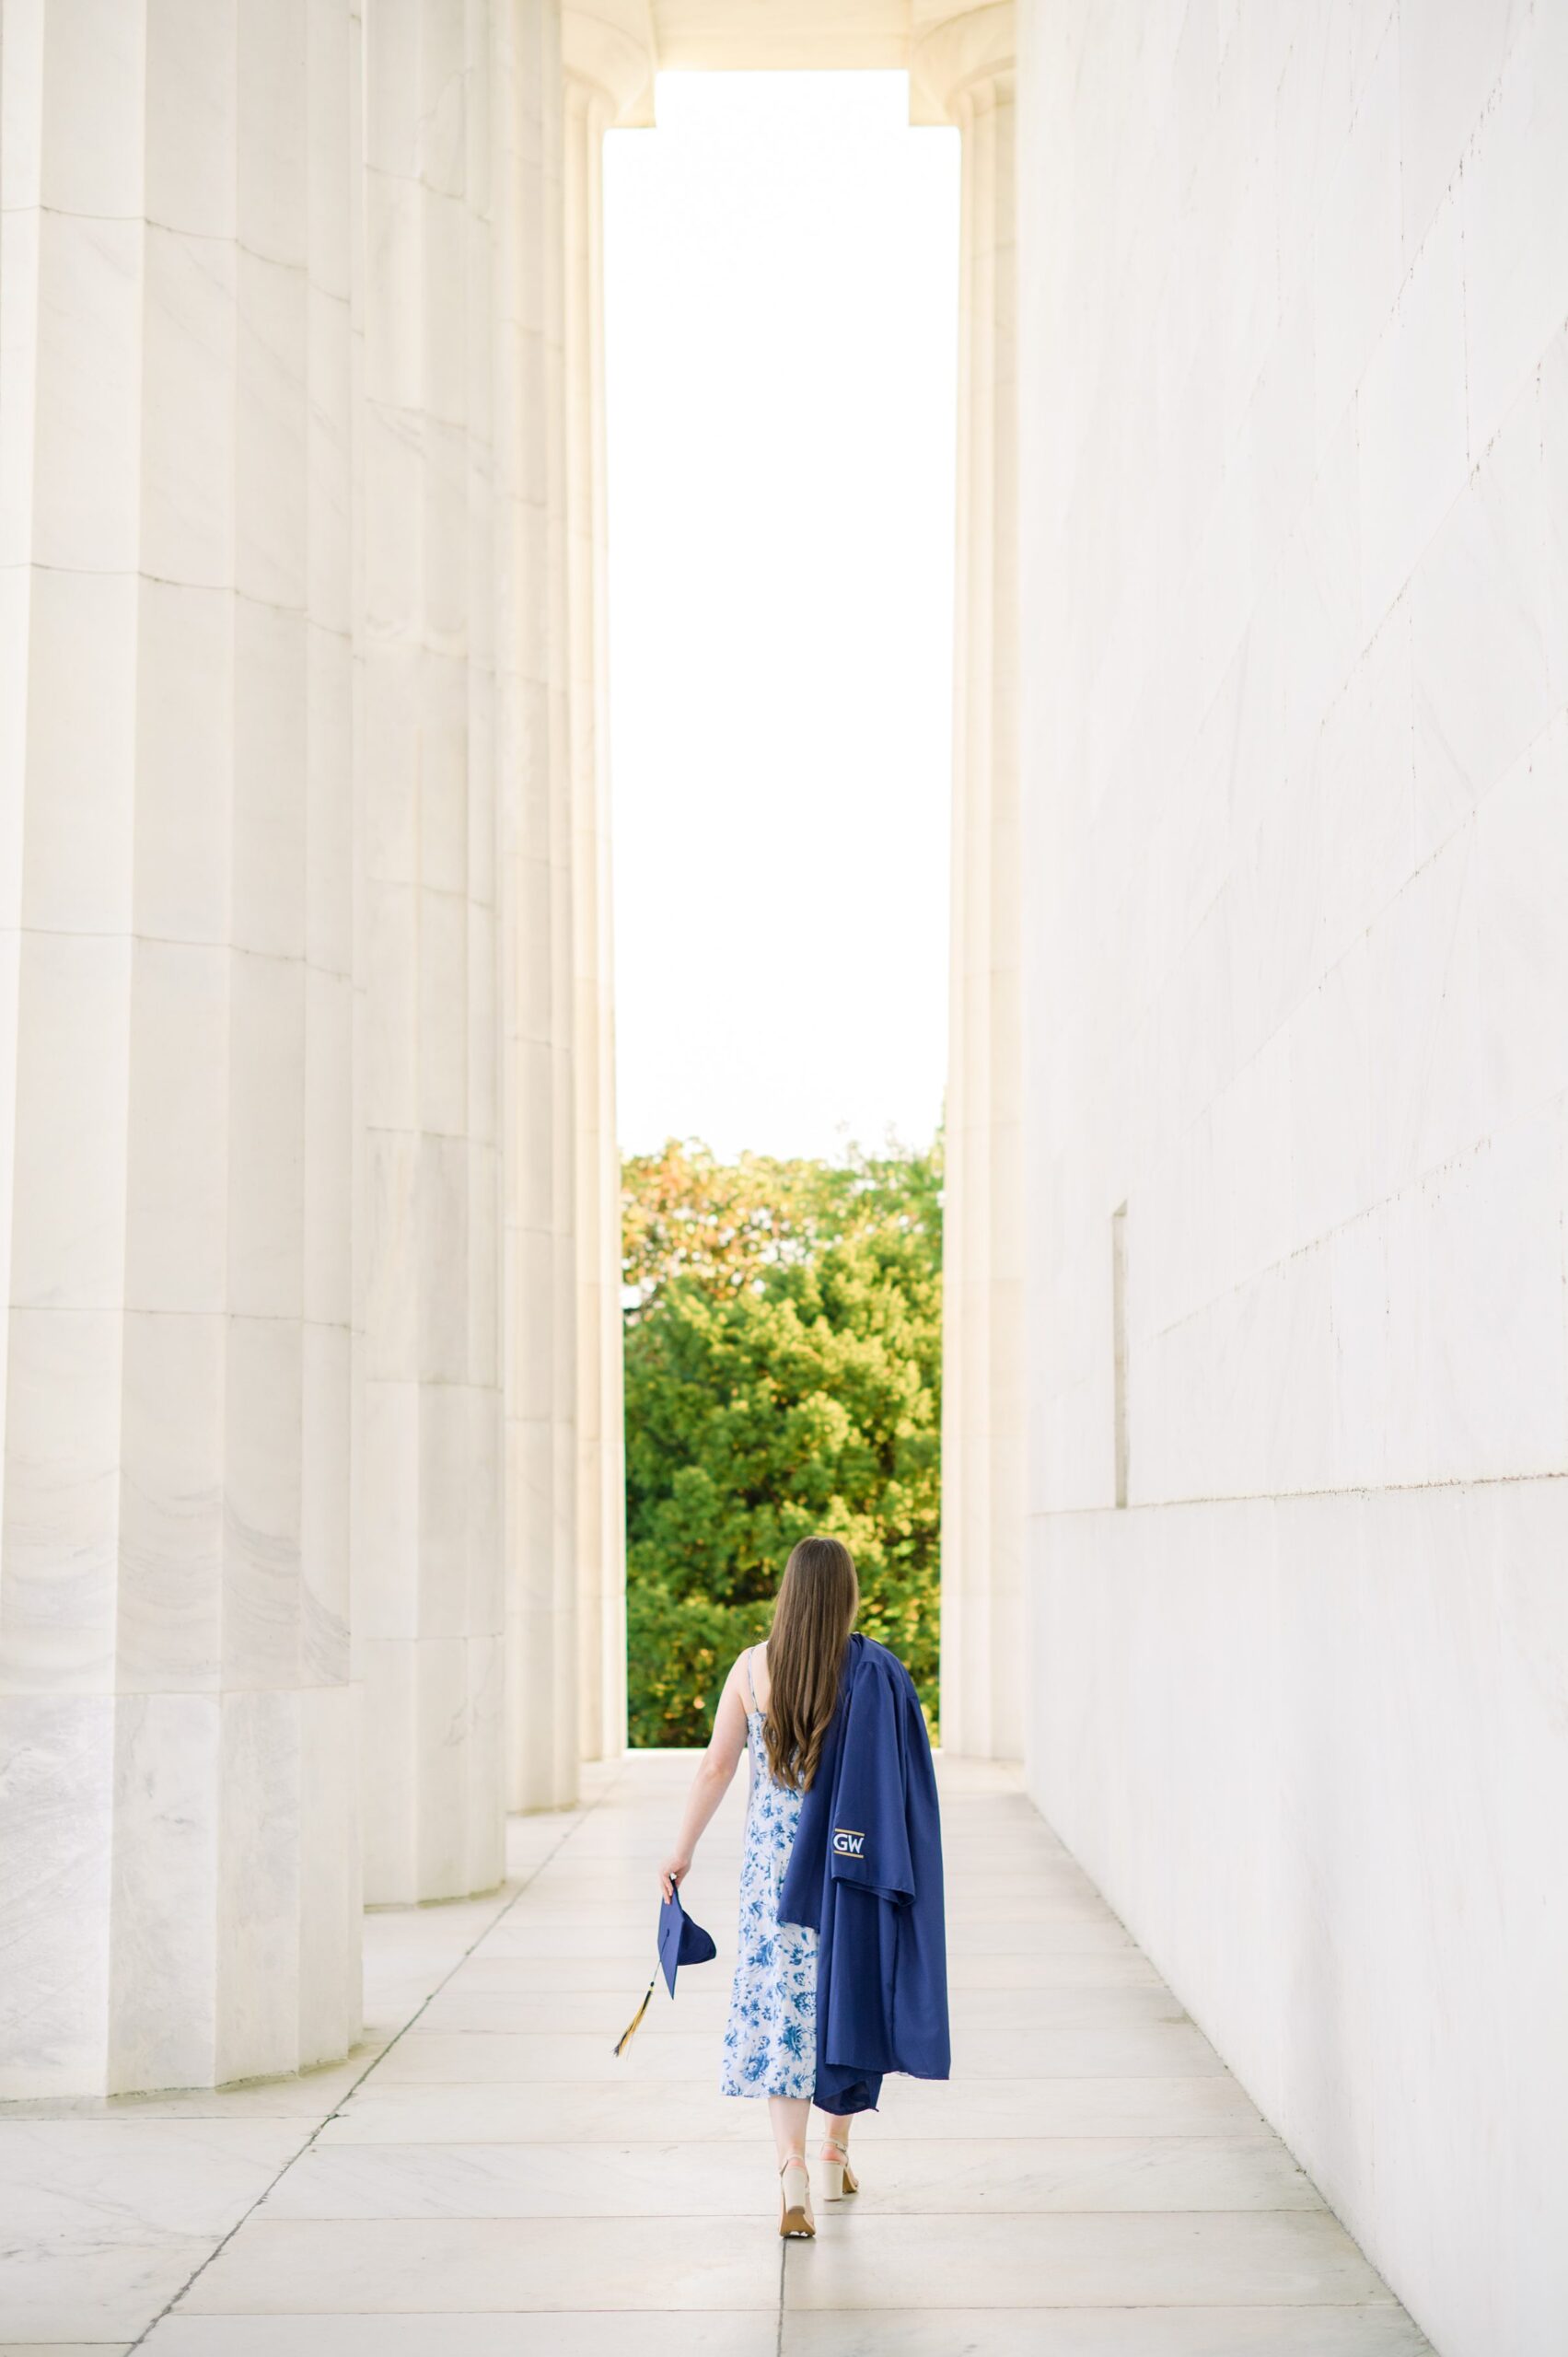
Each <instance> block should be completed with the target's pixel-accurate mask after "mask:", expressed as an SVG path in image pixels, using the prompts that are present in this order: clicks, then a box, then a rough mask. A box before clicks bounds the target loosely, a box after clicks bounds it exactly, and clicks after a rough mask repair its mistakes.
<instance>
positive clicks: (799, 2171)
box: [779, 2153, 817, 2238]
mask: <svg viewBox="0 0 1568 2357" xmlns="http://www.w3.org/2000/svg"><path fill="white" fill-rule="evenodd" d="M779 2188H780V2201H779V2232H780V2234H781V2235H803V2236H806V2237H807V2238H809V2237H810V2236H812V2235H815V2234H816V2232H817V2221H816V2220H815V2218H813V2216H812V2215H811V2180H810V2178H809V2177H807V2174H806V2155H805V2154H804V2153H789V2154H786V2155H785V2157H784V2159H783V2160H782V2161H781V2162H780V2163H779Z"/></svg>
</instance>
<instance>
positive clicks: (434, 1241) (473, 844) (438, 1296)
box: [354, 0, 505, 1901]
mask: <svg viewBox="0 0 1568 2357" xmlns="http://www.w3.org/2000/svg"><path fill="white" fill-rule="evenodd" d="M492 13H493V12H492V9H491V8H490V7H488V6H464V5H463V0H366V18H365V85H364V87H365V180H364V246H363V336H364V355H363V376H362V380H361V381H362V386H363V400H362V404H361V410H360V425H361V432H362V434H363V436H364V447H363V450H362V452H361V457H360V482H361V502H360V508H359V519H358V521H359V534H360V542H361V551H362V571H361V576H360V578H361V585H362V586H361V597H360V601H359V610H358V615H357V638H356V657H357V666H356V668H357V673H358V679H357V687H358V706H357V714H358V723H359V748H360V758H361V763H362V778H361V797H362V799H361V808H362V823H361V830H360V845H361V866H362V877H361V889H362V894H363V906H362V934H361V944H360V946H361V973H362V987H363V1009H362V1035H361V1036H362V1042H363V1057H362V1069H361V1074H360V1091H361V1099H360V1101H361V1115H362V1121H363V1135H362V1149H361V1150H362V1155H363V1162H362V1170H361V1193H360V1225H359V1244H360V1249H361V1252H362V1254H363V1259H364V1266H363V1343H362V1352H363V1364H362V1379H361V1384H360V1387H359V1395H358V1402H357V1404H358V1410H359V1427H358V1433H359V1447H358V1450H357V1453H356V1467H355V1498H356V1518H355V1533H354V1643H355V1655H356V1662H357V1666H358V1668H359V1672H360V1675H361V1677H362V1678H363V1680H364V1688H365V1703H364V1708H365V1738H366V1739H365V1793H366V1852H365V1872H366V1895H367V1897H368V1898H371V1899H372V1900H381V1901H386V1900H395V1899H403V1900H408V1899H425V1898H453V1897H456V1896H458V1895H459V1894H461V1893H463V1892H467V1891H471V1890H482V1889H484V1888H486V1887H489V1886H490V1885H491V1884H493V1883H494V1882H495V1881H496V1880H498V1878H499V1876H500V1874H501V1836H502V1777H501V1747H502V1714H503V1705H504V1699H505V1677H504V1645H505V1637H504V1612H505V1595H504V1578H503V1573H504V1565H503V1552H502V1550H503V1541H504V1527H503V1487H504V1470H505V1469H504V1446H503V1432H502V1412H501V1408H502V1402H501V1330H500V1308H501V1285H500V1277H501V1190H502V1177H501V1167H500V1163H501V1156H500V1082H501V1034H500V1014H501V1009H500V939H499V911H500V890H501V869H500V842H499V833H498V822H499V811H498V797H497V784H498V761H497V755H496V741H495V726H494V704H495V681H494V639H495V578H494V576H495V535H494V507H493V489H494V459H493V447H492V435H493V418H494V407H495V404H494V383H493V377H494V368H493V360H492V343H491V323H492V317H493V308H494V281H495V274H496V257H495V254H494V224H493V204H494V185H493V177H492V160H491V157H492V146H491V122H490V107H491V74H492V57H491V48H492V40H493V33H492V22H491V18H492Z"/></svg>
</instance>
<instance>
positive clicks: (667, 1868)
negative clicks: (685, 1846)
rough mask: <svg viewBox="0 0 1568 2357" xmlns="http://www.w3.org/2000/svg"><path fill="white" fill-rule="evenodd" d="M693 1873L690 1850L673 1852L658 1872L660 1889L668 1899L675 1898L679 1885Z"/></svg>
mask: <svg viewBox="0 0 1568 2357" xmlns="http://www.w3.org/2000/svg"><path fill="white" fill-rule="evenodd" d="M690 1873H691V1851H690V1850H672V1851H671V1852H670V1853H669V1856H668V1858H667V1859H666V1860H665V1862H664V1864H663V1865H662V1866H661V1867H660V1868H659V1870H658V1887H659V1889H660V1890H661V1892H662V1893H663V1895H664V1896H665V1898H670V1897H672V1896H673V1894H674V1891H675V1887H676V1885H677V1884H678V1883H682V1882H684V1881H685V1879H686V1877H687V1875H689V1874H690Z"/></svg>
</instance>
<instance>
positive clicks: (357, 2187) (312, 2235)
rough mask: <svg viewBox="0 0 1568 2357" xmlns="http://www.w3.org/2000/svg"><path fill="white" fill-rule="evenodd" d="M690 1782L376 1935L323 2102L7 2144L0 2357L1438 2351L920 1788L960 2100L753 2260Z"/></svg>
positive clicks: (1140, 1979)
mask: <svg viewBox="0 0 1568 2357" xmlns="http://www.w3.org/2000/svg"><path fill="white" fill-rule="evenodd" d="M689 1773H690V1761H689V1759H685V1758H682V1757H679V1756H672V1755H668V1754H665V1755H657V1754H655V1755H646V1754H645V1755H641V1756H638V1757H635V1758H633V1759H630V1760H628V1761H627V1762H625V1763H624V1764H623V1765H621V1767H619V1768H617V1769H607V1770H598V1771H590V1776H589V1781H588V1785H587V1792H586V1794H585V1799H584V1803H583V1805H582V1806H581V1807H580V1808H577V1809H575V1810H573V1811H570V1812H566V1813H563V1814H562V1815H559V1816H552V1817H520V1818H517V1819H516V1820H514V1822H513V1824H512V1827H511V1829H510V1832H511V1844H510V1852H509V1878H508V1880H507V1882H506V1884H505V1887H503V1889H502V1890H501V1891H499V1892H498V1893H496V1894H494V1896H493V1897H491V1898H485V1899H480V1900H474V1901H471V1902H465V1903H463V1904H461V1905H454V1906H447V1907H432V1908H426V1909H421V1910H414V1911H412V1912H401V1911H398V1912H387V1913H377V1914H373V1915H372V1916H370V1917H369V1918H368V1919H367V1944H366V1945H367V1953H366V2000H367V2014H368V2017H369V2025H370V2026H369V2027H368V2029H367V2032H366V2043H365V2046H364V2047H363V2048H362V2049H361V2050H360V2051H359V2052H358V2053H357V2054H355V2055H354V2058H353V2059H352V2060H351V2061H349V2062H347V2063H346V2064H344V2065H343V2067H342V2068H340V2069H334V2070H330V2071H322V2072H318V2073H312V2074H310V2075H308V2076H306V2077H302V2078H298V2079H292V2080H287V2081H284V2082H281V2083H274V2084H266V2085H256V2086H250V2087H241V2088H236V2089H233V2090H231V2091H228V2092H226V2093H224V2094H219V2095H201V2094H194V2095H170V2096H157V2097H145V2098H140V2099H134V2100H122V2101H119V2102H111V2103H101V2102H85V2101H84V2102H78V2103H57V2104H25V2105H11V2106H7V2107H0V2357H20V2352H22V2351H29V2352H32V2351H44V2350H48V2351H51V2352H52V2357H62V2352H64V2351H69V2352H85V2351H88V2350H91V2351H94V2352H95V2357H110V2352H116V2353H117V2352H120V2351H128V2350H130V2349H138V2350H140V2349H145V2350H147V2351H153V2352H156V2357H285V2352H286V2357H372V2352H373V2353H374V2357H502V2352H505V2357H516V2352H519V2351H520V2352H529V2351H540V2352H543V2351H549V2352H550V2357H611V2352H614V2357H623V2353H624V2352H627V2351H635V2352H636V2357H676V2352H679V2357H883V2352H888V2357H892V2353H893V2352H897V2357H960V2352H964V2351H975V2352H982V2357H1025V2352H1026V2351H1027V2352H1028V2357H1420V2352H1426V2357H1430V2351H1429V2350H1428V2344H1427V2343H1426V2341H1425V2340H1423V2338H1422V2336H1421V2334H1420V2333H1419V2332H1418V2331H1417V2330H1416V2329H1415V2328H1414V2326H1413V2325H1412V2324H1411V2321H1410V2319H1409V2318H1408V2317H1407V2316H1406V2315H1405V2314H1404V2312H1403V2310H1402V2309H1401V2308H1400V2306H1399V2305H1398V2304H1397V2303H1396V2302H1395V2301H1394V2300H1393V2298H1392V2297H1391V2295H1390V2294H1389V2293H1388V2291H1387V2290H1386V2289H1385V2287H1384V2285H1383V2284H1382V2283H1381V2282H1380V2281H1379V2280H1378V2278H1377V2276H1376V2274H1375V2272H1374V2271H1373V2270H1372V2269H1371V2268H1370V2267H1369V2266H1368V2265H1367V2263H1366V2261H1365V2258H1363V2257H1362V2255H1361V2253H1360V2251H1359V2250H1358V2249H1357V2248H1356V2247H1355V2245H1354V2244H1353V2242H1352V2241H1351V2239H1350V2237H1349V2236H1348V2235H1346V2234H1345V2233H1344V2231H1343V2229H1342V2227H1341V2226H1340V2225H1339V2224H1338V2223H1337V2222H1336V2221H1335V2220H1334V2219H1333V2218H1332V2217H1331V2216H1330V2213H1329V2212H1327V2211H1326V2210H1325V2208H1324V2207H1323V2204H1322V2202H1321V2201H1320V2200H1319V2199H1318V2194H1317V2193H1316V2192H1315V2190H1314V2189H1313V2188H1312V2186H1311V2185H1310V2184H1309V2183H1308V2182H1307V2178H1306V2177H1304V2176H1303V2175H1302V2174H1301V2172H1300V2170H1299V2169H1298V2168H1297V2167H1296V2166H1295V2163H1294V2162H1293V2161H1292V2159H1291V2157H1290V2155H1289V2154H1288V2153H1287V2152H1286V2151H1285V2150H1284V2148H1283V2145H1282V2144H1281V2143H1280V2142H1279V2141H1278V2139H1277V2138H1276V2137H1274V2136H1273V2135H1272V2133H1271V2132H1270V2131H1269V2130H1268V2128H1267V2127H1266V2126H1265V2125H1264V2123H1263V2121H1262V2120H1261V2119H1260V2116H1259V2114H1258V2112H1257V2110H1256V2109H1255V2108H1254V2107H1253V2106H1252V2104H1251V2103H1250V2102H1249V2100H1248V2098H1247V2096H1245V2095H1244V2094H1243V2092H1242V2090H1241V2088H1240V2087H1239V2086H1238V2085H1237V2083H1236V2081H1235V2080H1234V2079H1233V2078H1232V2077H1231V2076H1230V2074H1229V2073H1228V2072H1227V2071H1226V2070H1225V2067H1224V2066H1223V2064H1222V2063H1221V2062H1220V2061H1219V2059H1218V2057H1217V2056H1216V2055H1215V2054H1214V2050H1213V2049H1212V2048H1211V2047H1210V2046H1209V2045H1208V2044H1207V2043H1206V2041H1205V2040H1204V2039H1203V2038H1202V2036H1201V2034H1200V2033H1199V2031H1198V2030H1197V2029H1196V2027H1195V2026H1193V2024H1192V2023H1191V2021H1189V2020H1188V2019H1187V2018H1186V2016H1185V2015H1184V2014H1183V2013H1182V2011H1181V2008H1180V2006H1179V2004H1178V2003H1176V2002H1175V2000H1174V1999H1173V1998H1172V1996H1171V1995H1170V1993H1169V1991H1167V1989H1166V1988H1165V1987H1164V1985H1163V1984H1162V1983H1161V1981H1160V1980H1159V1978H1158V1976H1157V1974H1156V1972H1155V1971H1154V1969H1153V1968H1152V1967H1151V1966H1150V1964H1149V1963H1148V1962H1147V1960H1146V1959H1145V1958H1144V1956H1142V1955H1141V1954H1140V1952H1139V1950H1138V1949H1137V1948H1136V1947H1135V1946H1134V1945H1132V1942H1131V1940H1130V1939H1129V1938H1128V1937H1127V1935H1126V1933H1124V1932H1123V1931H1122V1929H1121V1925H1120V1924H1119V1923H1118V1922H1116V1920H1115V1918H1114V1917H1113V1916H1112V1915H1111V1914H1110V1913H1109V1910H1108V1909H1107V1908H1106V1907H1105V1905H1104V1904H1103V1902H1102V1901H1101V1900H1100V1899H1099V1898H1098V1897H1097V1895H1096V1893H1095V1891H1094V1890H1093V1888H1092V1887H1090V1885H1089V1884H1088V1883H1087V1882H1086V1879H1085V1877H1084V1876H1083V1875H1082V1874H1081V1873H1080V1872H1079V1871H1078V1869H1077V1867H1076V1866H1075V1865H1074V1864H1073V1862H1072V1860H1071V1859H1070V1858H1069V1857H1068V1856H1067V1854H1066V1852H1064V1851H1063V1848H1062V1846H1061V1844H1060V1843H1059V1842H1058V1841H1057V1840H1055V1838H1054V1837H1053V1835H1052V1834H1051V1832H1050V1831H1049V1829H1047V1828H1046V1827H1045V1825H1043V1824H1042V1823H1041V1821H1040V1817H1038V1816H1037V1815H1036V1813H1035V1811H1034V1810H1033V1808H1032V1807H1031V1806H1030V1805H1029V1803H1028V1800H1027V1799H1026V1798H1025V1796H1024V1794H1023V1792H1022V1789H1021V1786H1020V1783H1019V1780H1018V1777H1017V1775H1016V1772H1015V1771H1011V1770H1009V1769H1006V1768H1002V1767H993V1766H987V1765H982V1764H981V1763H978V1762H972V1761H965V1760H958V1759H948V1760H944V1761H943V1762H942V1764H941V1782H942V1794H943V1814H944V1832H945V1843H946V1849H947V1863H948V1879H949V1894H948V1925H949V1945H950V1960H951V1973H952V1985H953V2032H954V2037H953V2048H954V2074H953V2078H952V2080H951V2081H950V2082H949V2083H948V2084H943V2085H934V2084H922V2083H919V2082H915V2081H910V2080H891V2081H889V2083H888V2084H887V2086H886V2088H885V2090H884V2097H883V2107H882V2109H881V2111H880V2112H879V2113H877V2115H876V2116H875V2117H873V2118H871V2119H867V2120H865V2121H864V2122H862V2123H860V2125H859V2126H858V2127H857V2129H856V2131H855V2141H856V2149H857V2154H858V2165H859V2170H860V2174H861V2177H862V2184H863V2190H862V2192H861V2193H860V2195H859V2196H858V2197H857V2198H856V2199H855V2200H853V2201H850V2202H848V2203H845V2204H843V2205H842V2206H834V2207H833V2208H827V2207H826V2206H823V2207H821V2208H819V2220H818V2224H819V2232H818V2236H817V2240H816V2241H815V2242H814V2243H790V2244H788V2245H784V2246H781V2244H780V2242H779V2240H778V2237H777V2235H776V2233H775V2232H774V2220H775V2216H776V2210H775V2200H776V2196H775V2192H774V2179H773V2169H772V2157H771V2150H770V2145H769V2142H768V2135H767V2124H766V2119H765V2117H764V2115H763V2110H762V2107H761V2106H760V2105H753V2104H750V2103H744V2102H739V2101H735V2100H727V2099H726V2098H725V2097H723V2096H719V2095H718V2094H717V2093H716V2092H715V2091H714V2089H715V2080H716V2072H717V2042H718V2031H719V2026H720V2024H721V2021H722V2019H723V2014H724V2010H725V1999H726V1990H727V1984H728V1973H729V1966H730V1961H731V1958H732V1956H733V1943H734V1926H733V1921H732V1918H733V1914H734V1906H735V1874H736V1865H737V1860H738V1848H739V1835H740V1817H741V1810H742V1807H743V1804H744V1770H742V1772H741V1775H740V1776H739V1777H738V1779H737V1782H736V1786H735V1789H734V1791H733V1792H732V1794H731V1795H730V1798H729V1800H728V1801H727V1802H726V1805H725V1808H724V1810H723V1811H722V1812H721V1814H720V1816H719V1817H718V1818H717V1819H716V1820H715V1822H714V1827H713V1829H712V1831H711V1832H710V1834H709V1836H708V1839H707V1840H706V1841H705V1842H704V1844H703V1849H702V1851H701V1852H700V1853H699V1856H698V1860H697V1864H696V1866H695V1868H694V1870H693V1873H692V1876H691V1882H690V1885H689V1886H688V1894H687V1895H688V1898H689V1902H690V1908H691V1913H692V1914H693V1915H694V1916H696V1918H697V1919H698V1921H699V1922H704V1923H706V1924H707V1925H708V1926H709V1927H710V1929H711V1930H712V1931H713V1932H714V1936H715V1937H716V1939H717V1941H718V1943H719V1957H718V1961H717V1962H716V1963H714V1964H713V1965H709V1966H706V1967H703V1968H700V1969H693V1970H691V1971H690V1972H688V1973H686V1974H684V1975H683V1976H682V1979H681V1981H680V1986H679V1995H678V1998H677V2000H676V2001H675V2002H674V2003H671V2002H670V2000H669V1999H668V1997H667V1996H666V1994H665V1992H664V1989H663V1986H662V1983H661V1985H660V1988H659V1991H658V1992H657V1995H656V1999H655V2003H654V2005H653V2007H651V2008H650V2011H649V2014H648V2016H647V2018H646V2020H645V2023H644V2025H643V2027H642V2029H641V2030H640V2031H639V2033H638V2035H637V2037H636V2038H635V2039H634V2041H633V2045H632V2047H631V2049H629V2052H628V2054H627V2056H626V2058H625V2059H624V2060H623V2061H616V2060H615V2059H614V2058H613V2055H612V2053H611V2048H612V2046H613V2043H614V2040H615V2038H616V2037H617V2036H618V2034H619V2033H620V2031H621V2028H622V2027H623V2026H624V2024H625V2022H626V2021H627V2019H628V2018H629V2016H630V2014H631V2013H632V2010H633V2006H634V2004H635V2003H636V2001H637V1999H638V1997H639V1995H640V1994H641V1991H642V1990H643V1988H644V1986H645V1981H646V1976H647V1973H648V1971H649V1970H650V1969H651V1968H652V1957H651V1954H650V1949H651V1944H652V1934H653V1927H654V1917H655V1912H656V1891H655V1886H654V1881H653V1867H654V1864H655V1862H656V1858H657V1857H658V1855H659V1854H660V1852H661V1851H662V1850H663V1849H664V1847H665V1846H666V1845H667V1844H668V1840H669V1838H670V1836H671V1834H672V1832H673V1829H674V1825H675V1820H676V1814H677V1805H678V1801H679V1794H681V1792H682V1790H683V1789H684V1785H685V1782H686V1779H687V1777H688V1775H689Z"/></svg>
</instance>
